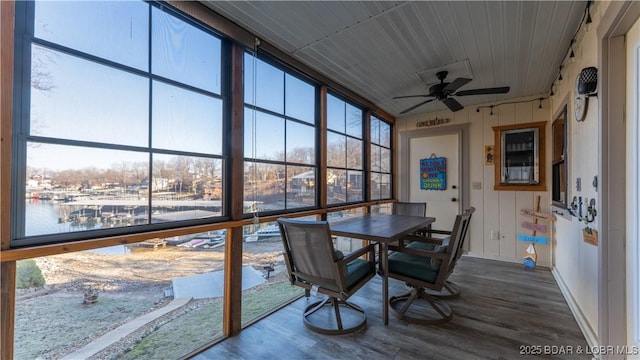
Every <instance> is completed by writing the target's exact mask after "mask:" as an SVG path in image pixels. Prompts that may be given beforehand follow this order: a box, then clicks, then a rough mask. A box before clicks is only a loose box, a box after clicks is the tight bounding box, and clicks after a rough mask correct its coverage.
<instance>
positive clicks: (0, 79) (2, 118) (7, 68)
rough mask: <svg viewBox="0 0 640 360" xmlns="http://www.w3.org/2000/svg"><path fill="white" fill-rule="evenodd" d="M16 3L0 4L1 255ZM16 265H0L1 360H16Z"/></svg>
mask: <svg viewBox="0 0 640 360" xmlns="http://www.w3.org/2000/svg"><path fill="white" fill-rule="evenodd" d="M14 21H15V3H14V2H13V1H0V252H1V251H2V250H5V249H8V248H9V247H10V241H11V232H10V226H9V224H10V221H11V133H12V132H11V122H12V117H13V107H12V104H13V51H14V49H13V46H14V44H13V36H14V34H13V33H14V26H15V23H14ZM15 279H16V262H15V261H9V262H3V263H2V264H0V334H2V336H0V359H13V341H14V329H13V328H14V323H15V296H16V283H15Z"/></svg>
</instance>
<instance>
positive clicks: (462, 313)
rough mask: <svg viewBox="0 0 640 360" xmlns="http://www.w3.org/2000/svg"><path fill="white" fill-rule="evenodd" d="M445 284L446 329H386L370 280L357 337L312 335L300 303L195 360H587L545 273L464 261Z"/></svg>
mask: <svg viewBox="0 0 640 360" xmlns="http://www.w3.org/2000/svg"><path fill="white" fill-rule="evenodd" d="M450 280H452V281H453V282H455V283H456V284H458V285H459V286H460V288H461V289H462V294H461V296H460V297H459V298H457V299H453V300H449V301H448V302H449V304H450V305H451V307H452V308H453V309H454V317H453V319H452V320H451V321H450V322H448V323H446V324H443V325H430V326H424V325H414V324H408V323H406V322H404V321H401V320H399V319H397V318H395V317H394V316H393V315H390V318H389V324H388V325H387V326H384V325H383V324H382V317H381V312H382V305H381V296H382V295H381V281H380V278H379V277H375V278H374V279H372V280H371V281H370V282H369V283H368V284H367V285H366V286H365V287H364V288H362V289H361V290H360V291H358V293H356V295H354V296H353V297H352V298H351V301H352V302H354V303H356V304H358V305H360V306H361V307H362V308H364V309H365V311H366V312H367V315H368V320H367V326H366V327H365V328H364V329H363V330H360V331H359V332H357V333H355V334H351V335H341V336H329V335H320V334H316V333H314V332H311V331H309V330H308V329H307V328H305V327H304V325H303V323H302V309H303V308H304V307H305V306H306V304H307V301H308V300H307V299H305V298H302V299H300V300H298V301H296V302H294V303H293V304H291V305H290V306H287V307H286V308H284V309H282V310H280V311H278V312H276V313H274V314H273V315H271V316H269V317H268V318H266V319H264V320H261V321H259V322H258V323H256V324H254V325H252V326H251V327H249V328H246V329H244V330H243V331H242V332H241V334H240V335H238V336H235V337H232V338H229V339H226V340H224V341H223V342H221V343H219V344H218V345H216V346H214V347H212V348H210V349H208V350H207V351H205V352H203V353H201V354H199V355H198V356H196V357H195V359H198V360H203V359H247V360H254V359H367V360H373V359H521V358H522V359H526V358H531V359H533V358H535V359H591V356H588V355H584V352H583V351H584V349H585V346H587V343H586V341H585V339H584V337H583V335H582V333H581V332H580V330H579V328H578V324H577V323H576V321H575V320H574V318H573V316H572V314H571V312H570V310H569V308H568V306H567V304H566V302H565V300H564V298H563V297H562V294H561V293H560V290H559V289H558V286H557V285H556V283H555V281H554V279H553V276H552V275H551V272H550V271H549V270H547V269H542V268H538V269H536V270H535V271H530V270H524V269H523V266H522V265H520V264H513V263H505V262H498V261H492V260H484V259H478V258H472V257H466V256H465V257H463V258H462V259H461V260H460V262H459V263H458V265H457V266H456V270H455V272H454V274H453V275H452V276H451V278H450ZM389 286H390V289H389V291H390V294H392V295H393V294H397V293H401V292H404V291H405V286H404V284H402V283H400V282H398V281H395V280H390V283H389ZM580 350H582V355H576V353H578V352H579V351H580ZM532 352H533V353H534V354H539V355H535V356H532V355H531V353H532ZM562 352H565V353H567V354H562ZM570 352H572V353H573V354H569V353H570ZM523 354H524V355H529V356H523Z"/></svg>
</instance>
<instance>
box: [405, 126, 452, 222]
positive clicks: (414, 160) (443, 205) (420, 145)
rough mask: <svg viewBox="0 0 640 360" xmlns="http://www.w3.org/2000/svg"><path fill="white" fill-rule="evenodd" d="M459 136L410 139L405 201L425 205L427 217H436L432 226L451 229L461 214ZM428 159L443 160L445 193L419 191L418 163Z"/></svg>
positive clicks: (420, 180) (420, 189)
mask: <svg viewBox="0 0 640 360" xmlns="http://www.w3.org/2000/svg"><path fill="white" fill-rule="evenodd" d="M458 137H459V135H458V134H457V133H455V134H444V135H434V136H425V137H414V138H410V139H409V144H408V152H409V154H408V155H409V156H408V161H409V166H408V169H409V171H408V172H407V174H403V176H408V179H406V180H405V184H407V186H408V190H409V191H408V199H403V200H406V201H412V202H426V203H427V216H433V217H435V218H436V222H435V223H434V225H433V227H434V228H435V229H440V230H451V228H452V227H453V222H454V220H455V217H456V215H457V214H458V213H459V212H460V204H461V200H462V199H460V194H461V192H460V188H461V186H460V184H461V182H460V159H459V153H460V142H459V138H458ZM431 157H436V158H445V159H446V177H445V179H446V184H445V185H446V188H445V189H444V190H424V189H422V188H421V186H420V185H421V182H422V179H423V177H422V176H421V169H420V160H422V159H429V158H431Z"/></svg>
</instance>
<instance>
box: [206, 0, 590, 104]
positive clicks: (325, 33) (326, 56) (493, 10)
mask: <svg viewBox="0 0 640 360" xmlns="http://www.w3.org/2000/svg"><path fill="white" fill-rule="evenodd" d="M202 3H203V4H205V5H206V6H208V7H209V8H211V9H213V10H214V11H216V12H218V13H219V14H221V15H222V16H224V17H226V18H228V19H230V20H232V21H233V22H235V23H237V24H238V25H240V26H241V27H243V28H245V29H246V30H248V31H250V32H252V33H253V34H255V35H256V36H257V37H258V38H260V39H261V41H267V42H269V43H270V44H271V45H273V46H275V47H277V48H279V49H281V50H282V51H284V52H286V53H288V54H290V55H291V56H293V57H295V58H297V59H298V60H300V61H301V62H303V63H305V64H307V65H308V66H310V67H311V68H314V69H315V70H317V71H319V72H320V73H322V74H324V75H326V76H328V77H329V78H332V79H334V80H335V81H336V82H338V83H340V84H341V85H343V86H345V87H346V88H348V89H350V90H352V91H354V92H356V93H359V94H361V95H362V96H363V97H365V98H367V99H369V100H370V101H371V102H373V103H374V104H376V105H377V106H379V107H380V108H381V109H383V110H385V111H387V112H389V113H390V114H393V115H395V116H398V115H399V114H400V112H401V111H403V110H405V109H406V108H408V107H411V106H412V105H415V104H417V103H419V102H421V101H424V100H425V99H426V98H410V99H392V98H393V97H394V96H401V95H413V94H426V93H428V87H429V86H430V85H432V84H435V83H437V82H438V79H437V78H436V77H435V73H436V72H437V71H439V70H447V71H449V75H448V77H447V79H446V80H445V81H447V82H449V81H452V80H453V79H455V78H457V77H468V78H471V79H473V80H472V81H471V82H470V83H468V84H466V85H464V86H463V87H461V88H460V90H468V89H475V88H484V87H498V86H510V87H511V90H510V91H509V93H507V94H501V95H473V96H464V97H463V96H460V97H456V99H457V100H458V101H459V102H460V103H461V104H463V105H465V106H472V105H476V104H481V103H487V102H495V101H504V100H507V99H512V98H518V97H523V96H533V95H535V96H538V95H547V94H548V93H549V92H550V89H551V85H552V83H553V81H554V80H555V79H556V78H557V76H558V71H559V67H560V65H561V64H562V61H563V59H565V57H567V56H568V49H569V45H570V44H571V39H572V38H573V37H574V35H575V33H576V30H577V29H578V26H579V24H580V21H581V19H582V17H583V14H584V11H585V8H586V4H587V3H586V1H396V2H387V1H218V0H215V1H212V0H206V1H202ZM441 109H446V107H445V105H444V104H443V103H441V102H439V101H434V102H431V103H428V104H425V105H424V106H421V107H419V108H417V109H415V110H413V111H412V113H419V112H427V111H438V110H441Z"/></svg>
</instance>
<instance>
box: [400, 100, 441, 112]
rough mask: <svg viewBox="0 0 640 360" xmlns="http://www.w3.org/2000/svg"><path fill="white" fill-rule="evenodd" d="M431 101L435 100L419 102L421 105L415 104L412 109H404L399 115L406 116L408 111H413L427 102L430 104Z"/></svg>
mask: <svg viewBox="0 0 640 360" xmlns="http://www.w3.org/2000/svg"><path fill="white" fill-rule="evenodd" d="M433 100H435V99H429V100H426V101H423V102H421V103H418V104H416V105H413V106H412V107H410V108H408V109H405V110H403V111H401V112H400V115H402V114H406V113H408V112H409V111H411V110H413V109H415V108H417V107H420V106H422V105H424V104H426V103H428V102H432V101H433Z"/></svg>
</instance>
